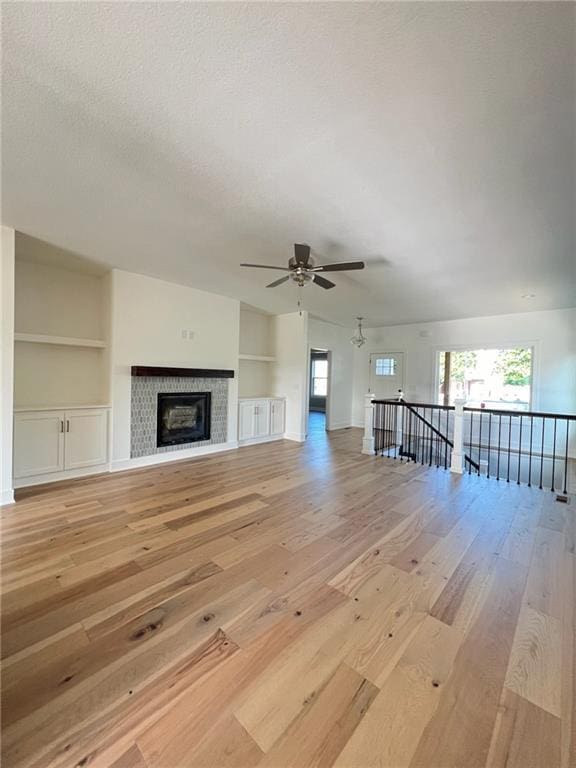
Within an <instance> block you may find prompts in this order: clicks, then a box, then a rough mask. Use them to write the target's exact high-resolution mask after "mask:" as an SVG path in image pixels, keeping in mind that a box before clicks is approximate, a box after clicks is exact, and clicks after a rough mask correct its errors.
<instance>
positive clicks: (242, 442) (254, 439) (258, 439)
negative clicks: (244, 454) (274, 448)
mask: <svg viewBox="0 0 576 768" xmlns="http://www.w3.org/2000/svg"><path fill="white" fill-rule="evenodd" d="M283 439H284V435H266V437H252V438H250V439H249V440H238V447H239V448H245V447H246V446H247V445H259V444H260V443H272V442H274V441H275V440H276V441H278V440H283Z"/></svg>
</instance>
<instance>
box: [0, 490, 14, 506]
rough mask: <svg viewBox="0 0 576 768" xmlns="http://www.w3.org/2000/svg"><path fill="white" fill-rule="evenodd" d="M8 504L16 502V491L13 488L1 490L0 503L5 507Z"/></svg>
mask: <svg viewBox="0 0 576 768" xmlns="http://www.w3.org/2000/svg"><path fill="white" fill-rule="evenodd" d="M8 504H14V491H13V490H12V489H10V490H7V491H0V505H2V506H3V507H5V506H8Z"/></svg>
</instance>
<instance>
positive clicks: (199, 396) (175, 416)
mask: <svg viewBox="0 0 576 768" xmlns="http://www.w3.org/2000/svg"><path fill="white" fill-rule="evenodd" d="M209 439H210V392H189V393H178V394H162V393H160V394H159V395H158V427H157V433H156V445H157V446H158V447H160V446H163V445H179V444H180V443H195V442H197V441H198V440H209Z"/></svg>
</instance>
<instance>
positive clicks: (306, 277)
mask: <svg viewBox="0 0 576 768" xmlns="http://www.w3.org/2000/svg"><path fill="white" fill-rule="evenodd" d="M240 266H241V267H256V268H257V269H279V270H281V271H282V272H288V273H289V274H288V275H284V277H281V278H280V279H279V280H274V282H273V283H270V284H269V285H267V286H266V288H276V286H277V285H282V283H285V282H286V281H287V280H294V282H295V283H297V285H298V286H299V287H300V288H303V287H304V286H305V285H306V283H309V282H314V283H316V285H319V286H320V287H321V288H326V289H328V288H334V285H335V283H332V282H330V280H326V278H325V277H321V275H319V274H318V273H319V272H345V271H347V270H349V269H364V262H363V261H340V262H337V263H336V264H323V265H321V266H318V267H317V266H315V262H314V259H313V258H312V256H311V255H310V246H309V245H305V244H304V243H295V244H294V256H292V258H291V259H290V261H289V262H288V266H287V267H273V266H270V265H268V264H240Z"/></svg>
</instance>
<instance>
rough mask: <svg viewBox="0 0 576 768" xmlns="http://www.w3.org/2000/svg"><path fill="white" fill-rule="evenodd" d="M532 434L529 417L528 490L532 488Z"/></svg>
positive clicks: (532, 424)
mask: <svg viewBox="0 0 576 768" xmlns="http://www.w3.org/2000/svg"><path fill="white" fill-rule="evenodd" d="M533 434H534V416H530V448H529V451H530V455H529V457H528V488H531V487H532V436H533Z"/></svg>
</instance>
